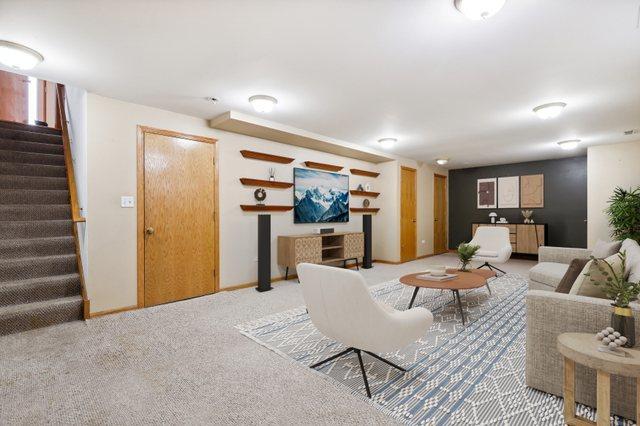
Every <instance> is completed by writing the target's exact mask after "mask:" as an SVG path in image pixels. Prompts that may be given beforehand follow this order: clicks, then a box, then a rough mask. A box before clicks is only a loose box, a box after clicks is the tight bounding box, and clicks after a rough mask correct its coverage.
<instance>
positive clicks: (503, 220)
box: [496, 217, 509, 223]
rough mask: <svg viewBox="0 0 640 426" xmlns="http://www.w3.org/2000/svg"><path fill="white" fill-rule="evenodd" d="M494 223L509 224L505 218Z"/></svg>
mask: <svg viewBox="0 0 640 426" xmlns="http://www.w3.org/2000/svg"><path fill="white" fill-rule="evenodd" d="M496 223H509V221H508V220H507V218H506V217H501V218H500V219H499V220H498V221H497V222H496Z"/></svg>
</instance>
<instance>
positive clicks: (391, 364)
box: [364, 351, 407, 372]
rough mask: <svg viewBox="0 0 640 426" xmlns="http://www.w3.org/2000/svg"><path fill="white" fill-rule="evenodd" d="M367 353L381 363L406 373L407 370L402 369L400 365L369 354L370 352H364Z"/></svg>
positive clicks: (371, 353)
mask: <svg viewBox="0 0 640 426" xmlns="http://www.w3.org/2000/svg"><path fill="white" fill-rule="evenodd" d="M364 352H366V353H368V354H369V355H371V356H372V357H374V358H376V359H379V360H380V361H382V362H384V363H387V364H389V365H390V366H392V367H393V368H397V369H398V370H400V371H403V372H406V371H407V370H406V369H404V368H402V367H400V366H399V365H396V364H394V363H393V362H391V361H389V360H388V359H384V358H382V357H381V356H378V355H376V354H374V353H373V352H369V351H364Z"/></svg>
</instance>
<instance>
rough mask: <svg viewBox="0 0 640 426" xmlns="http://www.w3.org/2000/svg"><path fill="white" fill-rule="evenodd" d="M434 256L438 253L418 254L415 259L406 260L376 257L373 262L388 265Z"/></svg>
mask: <svg viewBox="0 0 640 426" xmlns="http://www.w3.org/2000/svg"><path fill="white" fill-rule="evenodd" d="M433 256H436V254H434V253H431V254H423V255H422V256H418V257H416V258H414V259H409V260H405V261H404V262H403V261H401V260H397V261H396V260H384V259H374V261H373V263H385V264H387V265H402V264H403V263H407V262H413V261H414V260H420V259H426V258H427V257H433Z"/></svg>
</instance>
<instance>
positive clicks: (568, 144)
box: [558, 139, 580, 151]
mask: <svg viewBox="0 0 640 426" xmlns="http://www.w3.org/2000/svg"><path fill="white" fill-rule="evenodd" d="M579 143H580V139H572V140H569V141H561V142H558V145H560V148H562V149H564V150H565V151H570V150H572V149H576V148H577V147H578V144H579Z"/></svg>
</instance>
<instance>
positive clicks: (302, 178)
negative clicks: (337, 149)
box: [293, 167, 349, 223]
mask: <svg viewBox="0 0 640 426" xmlns="http://www.w3.org/2000/svg"><path fill="white" fill-rule="evenodd" d="M293 188H294V191H293V206H294V209H293V221H294V223H332V222H349V176H347V175H341V174H338V173H330V172H320V171H316V170H309V169H301V168H297V167H296V168H294V169H293Z"/></svg>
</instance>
